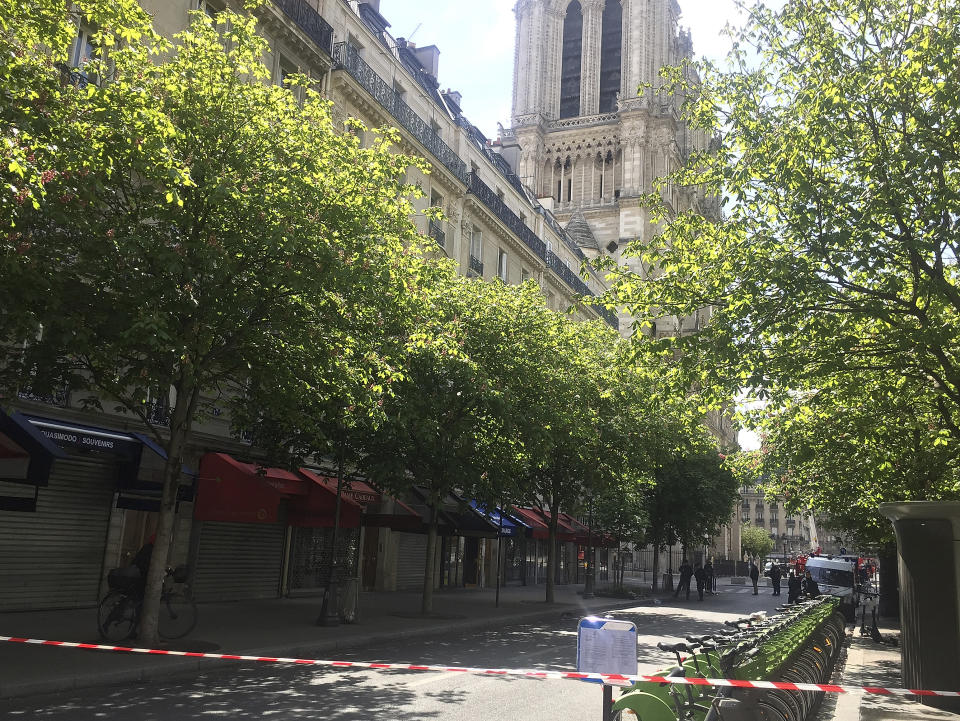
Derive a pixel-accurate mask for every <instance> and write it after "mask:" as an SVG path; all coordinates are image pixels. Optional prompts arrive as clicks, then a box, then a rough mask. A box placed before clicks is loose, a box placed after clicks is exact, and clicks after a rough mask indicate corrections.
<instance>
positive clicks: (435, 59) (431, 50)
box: [407, 42, 440, 77]
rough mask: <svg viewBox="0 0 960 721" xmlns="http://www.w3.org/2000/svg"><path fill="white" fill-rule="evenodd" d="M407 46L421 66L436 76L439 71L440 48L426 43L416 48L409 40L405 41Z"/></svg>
mask: <svg viewBox="0 0 960 721" xmlns="http://www.w3.org/2000/svg"><path fill="white" fill-rule="evenodd" d="M407 47H410V48H411V49H412V50H413V54H414V55H415V56H416V58H417V62H418V63H420V65H421V67H423V69H424V70H426V71H427V72H428V73H430V74H431V75H432V76H433V77H437V73H438V72H439V71H440V49H439V48H438V47H437V46H436V45H426V46H424V47H422V48H418V47H415V46H412V45H411V44H410V43H409V42H408V43H407Z"/></svg>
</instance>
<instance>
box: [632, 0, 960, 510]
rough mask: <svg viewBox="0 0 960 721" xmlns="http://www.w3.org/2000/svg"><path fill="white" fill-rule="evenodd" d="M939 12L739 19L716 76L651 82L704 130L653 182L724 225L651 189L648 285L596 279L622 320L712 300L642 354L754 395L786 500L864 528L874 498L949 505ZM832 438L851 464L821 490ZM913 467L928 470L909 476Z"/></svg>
mask: <svg viewBox="0 0 960 721" xmlns="http://www.w3.org/2000/svg"><path fill="white" fill-rule="evenodd" d="M958 20H960V7H958V6H957V4H956V3H954V2H951V1H949V0H934V1H933V2H900V1H899V0H867V1H866V2H863V1H861V0H834V1H832V2H828V3H822V2H816V3H814V2H809V0H787V2H786V3H784V4H783V7H782V8H780V9H771V8H769V7H766V6H764V5H763V4H762V3H761V4H758V5H757V6H755V7H754V8H753V9H751V11H750V14H749V19H748V21H747V24H746V26H745V27H744V28H743V29H742V30H741V31H739V32H737V34H736V37H735V40H736V43H735V46H734V50H733V52H732V53H731V55H730V58H729V61H730V62H729V64H728V65H727V67H717V66H714V65H712V64H710V63H707V62H704V63H700V64H699V65H698V71H699V72H698V75H699V78H700V79H701V80H702V83H701V84H697V85H692V84H690V83H689V81H688V79H689V78H690V77H691V76H692V74H691V73H687V72H683V71H681V69H674V70H672V71H668V72H667V77H668V81H669V82H668V86H667V89H668V91H677V92H684V94H685V97H686V98H687V100H686V103H685V110H684V112H685V115H686V117H687V118H689V120H690V121H691V122H692V123H693V124H694V127H696V128H698V129H700V130H702V131H704V132H707V133H709V134H710V135H712V136H713V137H714V142H713V143H712V146H711V148H710V151H709V152H705V153H700V154H695V155H693V156H692V157H690V158H688V159H687V162H686V164H685V165H684V167H683V168H682V169H681V170H679V171H678V172H677V173H676V174H674V175H673V176H672V177H671V178H670V179H669V180H668V181H667V182H671V183H676V184H679V185H682V186H697V187H700V188H703V189H704V191H705V193H706V195H707V196H708V197H713V198H715V199H719V200H720V201H721V202H722V205H723V207H724V212H723V213H722V214H721V215H714V214H711V213H702V212H698V210H697V209H694V210H692V211H690V212H684V213H679V214H676V213H674V211H673V209H672V208H670V207H669V206H668V205H667V204H666V203H665V202H664V201H663V199H662V198H660V197H659V196H658V195H654V196H651V197H650V198H648V203H649V205H650V207H651V208H652V210H653V213H654V215H655V217H656V219H657V222H658V223H659V225H658V228H659V230H658V233H657V234H656V236H655V237H653V238H652V239H649V238H648V239H643V240H644V242H643V243H637V244H635V245H634V247H633V249H632V252H633V253H634V254H636V255H638V256H640V257H641V258H642V259H643V261H644V263H645V264H646V266H645V267H653V268H655V269H656V271H655V272H654V273H651V274H649V275H648V276H643V277H641V276H639V275H637V274H634V273H630V272H628V271H626V270H623V269H621V270H618V271H616V275H617V278H616V281H615V284H614V291H613V297H614V298H615V299H616V300H617V301H618V302H623V303H625V304H626V305H627V307H628V308H629V309H630V311H631V312H632V313H633V315H634V316H635V317H638V318H650V317H652V318H657V317H662V316H674V317H685V316H689V315H691V314H693V313H694V312H696V311H697V310H698V309H702V308H706V307H710V308H711V309H712V311H711V315H710V318H709V322H708V323H707V325H706V327H705V328H704V329H703V330H701V331H700V332H697V333H694V334H690V335H686V336H683V337H678V338H673V339H663V340H659V341H656V342H655V343H652V344H651V345H652V346H653V347H655V348H659V349H660V350H662V349H663V347H664V346H668V347H669V350H671V351H673V352H675V353H676V354H677V356H678V358H679V362H680V363H681V364H682V366H683V368H684V369H685V371H686V373H685V378H686V382H687V383H690V384H693V385H695V386H696V387H698V388H700V389H701V390H702V392H704V393H705V394H706V395H708V396H709V395H712V396H713V398H712V400H713V402H714V403H717V404H719V403H722V402H724V401H725V399H727V398H729V397H732V396H733V395H735V394H737V393H738V391H739V390H740V389H743V388H749V389H753V390H754V391H755V392H756V393H758V394H759V395H760V396H761V397H762V398H763V400H764V401H765V411H764V413H765V417H766V421H764V428H765V429H766V430H767V432H769V433H772V434H774V435H776V437H777V443H776V449H775V452H776V454H778V461H777V462H778V463H782V464H783V465H782V469H781V470H784V471H789V472H790V473H791V474H793V475H792V478H793V479H794V481H793V485H792V486H791V488H792V490H793V491H795V492H803V493H807V492H806V491H805V490H804V488H805V484H811V485H814V486H815V487H816V490H814V491H812V492H811V493H807V496H808V498H810V499H811V500H814V501H815V503H816V505H818V506H828V507H829V508H831V509H832V510H836V511H840V510H841V509H842V508H843V507H849V508H859V509H861V511H863V513H860V514H859V515H858V516H857V519H856V520H855V519H853V518H852V517H851V522H856V523H867V524H868V525H872V526H873V527H874V529H876V522H877V518H878V516H877V513H876V503H877V502H879V501H880V500H893V499H897V498H899V499H906V498H910V499H917V498H921V497H922V498H928V499H937V498H946V497H954V498H956V497H958V488H957V484H956V480H955V477H954V475H953V472H952V471H950V470H948V469H950V468H952V467H953V466H955V463H956V455H957V444H958V442H960V431H958V428H960V426H958V420H960V354H958V348H960V335H958V327H960V326H958V313H960V292H958V289H957V284H958V279H960V278H958V266H957V251H958V248H960V224H958V220H957V219H958V218H960V173H958V151H960V146H958V142H960V141H958V138H960V133H958V130H960V79H958V76H957V73H956V72H955V70H956V67H955V65H956V63H955V58H956V55H957V49H958V45H960V23H958ZM903 426H907V428H905V427H903ZM828 429H829V430H828ZM828 433H832V434H833V435H832V436H830V437H828V436H827V434H828ZM840 439H848V440H849V444H850V446H851V449H853V450H855V451H856V456H857V460H856V463H863V462H865V463H866V465H861V466H859V467H858V468H856V469H852V470H854V471H855V472H854V473H852V474H848V475H846V477H845V479H844V482H843V483H842V484H836V485H833V483H832V482H833V481H834V480H836V479H837V478H838V476H839V475H840V474H842V473H844V471H845V470H850V469H851V466H852V465H853V464H854V463H855V461H853V457H852V456H848V457H847V458H846V459H845V462H841V463H840V464H839V465H837V466H835V467H834V471H833V472H831V471H829V470H827V469H826V468H825V466H827V465H829V464H830V463H832V462H834V461H837V460H840V461H844V459H843V458H842V457H841V455H840V454H839V453H834V452H832V451H831V450H830V449H831V448H833V449H837V448H838V444H840V443H841V441H840ZM887 443H892V444H895V448H894V449H893V450H890V449H886V450H885V449H884V446H885V445H886V444H887ZM821 444H822V445H821ZM817 447H822V448H824V451H823V452H822V453H820V451H817V450H815V449H816V448H817ZM794 451H796V453H797V454H798V455H792V453H793V452H794ZM816 454H820V456H821V457H820V460H819V461H811V459H812V458H813V456H814V455H816ZM865 454H867V455H865ZM891 456H894V457H896V458H893V457H891ZM907 456H912V458H913V460H912V461H909V462H908V460H907ZM931 458H936V459H937V460H938V462H940V463H941V464H944V463H945V464H946V467H945V468H944V472H939V471H938V472H936V473H926V474H921V476H922V477H918V476H917V475H916V474H915V472H914V470H908V469H911V468H913V469H915V464H916V463H920V462H926V461H927V460H930V459H931ZM834 488H835V489H836V493H835V492H834V490H833V489H834ZM871 513H872V520H868V519H867V518H866V515H864V514H867V515H869V514H871ZM847 515H848V516H849V514H847Z"/></svg>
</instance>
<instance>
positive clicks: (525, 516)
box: [513, 506, 550, 539]
mask: <svg viewBox="0 0 960 721" xmlns="http://www.w3.org/2000/svg"><path fill="white" fill-rule="evenodd" d="M513 510H514V511H516V513H517V515H518V516H520V519H521V520H522V521H523V522H524V523H526V524H527V525H528V526H530V536H531V537H532V538H540V539H548V538H550V527H549V526H548V525H547V520H546V518H544V517H543V516H542V515H541V514H540V512H539V511H535V510H533V509H532V508H520V507H519V506H514V507H513Z"/></svg>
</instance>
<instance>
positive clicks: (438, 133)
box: [430, 120, 443, 140]
mask: <svg viewBox="0 0 960 721" xmlns="http://www.w3.org/2000/svg"><path fill="white" fill-rule="evenodd" d="M430 130H432V131H433V134H434V135H436V136H437V137H438V138H440V139H441V140H443V132H442V131H441V129H440V123H438V122H437V121H436V120H431V121H430Z"/></svg>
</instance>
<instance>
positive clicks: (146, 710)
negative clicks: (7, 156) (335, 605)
mask: <svg viewBox="0 0 960 721" xmlns="http://www.w3.org/2000/svg"><path fill="white" fill-rule="evenodd" d="M745 590H746V589H742V590H740V591H739V592H737V591H735V590H734V589H732V588H730V587H724V588H723V591H724V592H723V593H721V594H720V595H718V596H710V597H707V599H706V600H705V601H703V602H702V603H700V602H698V601H697V600H696V594H695V593H694V594H693V597H692V600H691V601H689V602H688V601H674V600H673V599H668V600H666V601H664V602H663V603H662V604H660V605H643V606H638V607H636V608H632V609H626V610H624V609H621V610H618V611H615V612H614V613H613V615H614V616H615V617H617V618H624V619H629V620H631V621H634V622H635V623H636V624H637V628H638V632H639V634H638V635H639V661H640V672H641V673H649V672H653V671H655V670H657V669H660V668H663V667H665V666H667V665H669V662H670V659H669V658H667V657H666V656H665V655H664V654H663V653H662V652H661V651H659V650H657V648H656V643H657V641H660V640H664V639H666V640H670V639H681V638H682V637H683V636H684V635H691V634H699V633H707V632H709V631H710V630H712V629H715V628H717V627H718V626H720V625H722V622H723V621H724V620H726V619H729V618H734V617H737V616H742V615H744V614H745V613H748V612H750V611H755V610H772V609H773V608H774V607H775V606H776V605H777V603H778V602H779V601H780V600H781V599H778V598H776V597H771V596H770V591H769V589H767V590H766V591H765V592H763V591H762V592H761V595H760V596H756V597H755V596H753V595H752V593H750V592H744V591H745ZM578 620H579V619H578V618H576V617H575V616H572V615H571V616H570V617H569V618H564V619H561V620H556V619H552V620H551V621H550V622H547V623H543V624H523V625H515V626H508V627H504V628H501V629H497V630H491V631H485V632H481V633H475V634H472V635H469V636H467V637H458V638H425V639H422V640H418V641H406V642H403V643H396V644H384V645H382V646H381V645H377V646H367V647H365V648H362V649H357V650H355V651H353V652H351V653H348V654H344V659H345V660H358V661H376V662H385V663H402V662H405V663H422V664H443V665H447V666H473V667H493V668H508V667H509V668H537V669H557V670H569V669H572V668H574V667H575V664H576V646H577V632H576V628H577V623H578ZM600 711H601V688H600V687H599V686H597V685H594V684H587V683H581V682H576V681H553V680H533V679H523V678H510V677H505V678H504V677H497V678H491V677H484V676H474V675H467V674H449V673H448V674H441V673H433V672H414V671H409V672H405V671H389V672H382V671H379V672H378V671H368V670H351V669H331V668H314V667H293V668H290V667H282V666H273V665H267V664H259V665H253V664H240V663H238V664H237V666H235V667H233V668H229V669H218V670H217V671H215V672H211V673H208V674H203V675H200V676H197V677H191V678H185V679H182V680H166V681H164V682H156V683H149V684H136V685H125V686H112V687H107V688H99V689H85V690H81V691H70V692H65V693H62V694H51V695H46V696H43V697H31V698H24V699H12V700H8V701H0V719H4V721H6V720H7V719H9V720H11V721H18V720H20V719H23V720H24V721H27V720H31V721H32V720H33V719H43V720H47V719H49V720H51V721H140V720H144V721H192V720H200V719H204V720H207V719H219V718H222V719H231V720H233V721H246V720H248V719H258V720H259V719H267V720H273V719H276V720H277V721H307V720H309V719H324V720H330V721H359V720H361V719H363V720H368V719H384V720H387V719H389V720H391V721H392V720H394V719H396V720H399V721H428V720H430V719H442V720H443V721H501V720H502V721H508V720H511V719H523V721H594V720H595V721H599V719H600V718H601V715H600Z"/></svg>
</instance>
